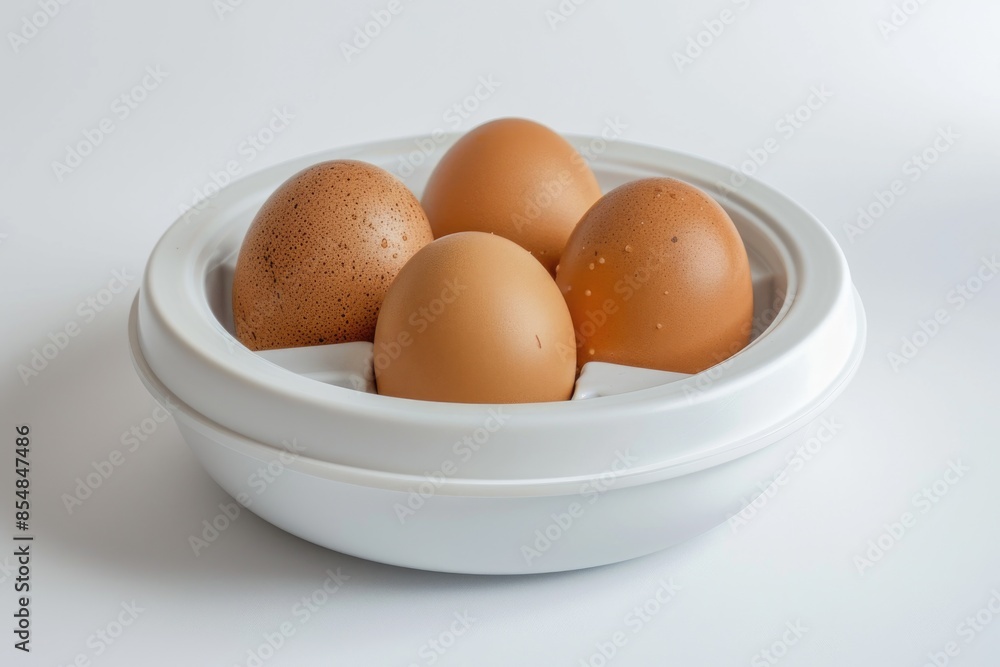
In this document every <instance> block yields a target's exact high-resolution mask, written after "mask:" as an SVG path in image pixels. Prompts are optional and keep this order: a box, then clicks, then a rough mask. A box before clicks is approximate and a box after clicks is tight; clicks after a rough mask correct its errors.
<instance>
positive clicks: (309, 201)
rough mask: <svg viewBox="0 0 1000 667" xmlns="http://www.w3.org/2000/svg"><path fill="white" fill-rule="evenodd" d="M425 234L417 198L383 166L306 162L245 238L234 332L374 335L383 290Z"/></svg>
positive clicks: (269, 339)
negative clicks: (307, 164) (311, 164)
mask: <svg viewBox="0 0 1000 667" xmlns="http://www.w3.org/2000/svg"><path fill="white" fill-rule="evenodd" d="M431 240H432V234H431V229H430V225H429V224H428V222H427V216H426V215H424V212H423V209H421V207H420V202H419V201H418V200H417V198H416V197H415V196H414V195H413V193H412V192H410V191H409V190H408V189H407V188H406V186H404V185H403V184H402V183H401V182H399V180H397V179H396V178H395V177H394V176H393V175H392V174H390V173H389V172H387V171H385V170H383V169H380V168H379V167H376V166H374V165H371V164H367V163H364V162H357V161H354V160H333V161H330V162H321V163H320V164H316V165H313V166H312V167H309V168H307V169H304V170H302V171H300V172H299V173H297V174H295V175H294V176H292V177H291V178H289V179H288V180H287V181H285V182H284V183H283V184H282V185H281V186H280V187H279V188H278V189H277V190H276V191H275V192H274V194H272V195H271V196H270V197H269V198H268V200H267V201H266V202H264V205H263V206H262V207H261V209H260V211H258V213H257V216H256V217H255V218H254V220H253V223H251V225H250V229H249V230H248V231H247V234H246V237H245V238H244V239H243V245H242V247H241V248H240V254H239V257H238V258H237V262H236V272H235V275H234V277H233V317H234V321H235V324H236V337H237V338H238V339H239V340H240V342H242V343H243V344H244V345H246V346H247V347H249V348H250V349H251V350H268V349H273V348H282V347H298V346H306V345H322V344H324V343H346V342H352V341H366V340H367V341H371V340H373V338H374V336H375V323H376V321H377V319H378V311H379V307H380V306H381V304H382V299H383V298H384V297H385V293H386V290H388V289H389V285H390V284H391V283H392V281H393V279H394V278H395V277H396V274H397V273H399V270H400V269H401V268H402V267H403V264H405V263H406V261H407V260H408V259H409V258H410V257H412V256H413V254H414V253H416V252H417V250H419V249H420V248H421V247H423V246H424V245H426V244H427V243H429V242H430V241H431Z"/></svg>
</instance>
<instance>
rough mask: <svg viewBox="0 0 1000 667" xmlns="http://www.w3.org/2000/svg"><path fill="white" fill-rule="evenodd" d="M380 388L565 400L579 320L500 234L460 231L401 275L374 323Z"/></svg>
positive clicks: (461, 398)
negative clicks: (376, 323)
mask: <svg viewBox="0 0 1000 667" xmlns="http://www.w3.org/2000/svg"><path fill="white" fill-rule="evenodd" d="M374 364H375V383H376V386H377V388H378V393H380V394H385V395H389V396H400V397H403V398H418V399H424V400H429V401H448V402H454V403H531V402H541V401H561V400H566V399H568V398H569V397H570V395H571V394H572V393H573V381H574V380H575V378H576V348H575V347H574V344H573V321H572V319H571V318H570V315H569V311H568V310H567V309H566V303H565V302H564V301H563V298H562V296H561V295H560V294H559V288H557V287H556V284H555V282H554V281H553V280H552V277H551V276H550V275H549V274H548V273H547V272H546V271H545V269H544V267H542V265H541V264H539V263H538V262H536V261H535V260H534V259H532V258H531V255H530V254H528V253H527V252H526V251H525V250H524V249H523V248H521V247H519V246H518V245H517V244H515V243H512V242H511V241H508V240H506V239H504V238H502V237H500V236H494V235H492V234H484V233H482V232H462V233H457V234H452V235H450V236H446V237H444V238H440V239H438V240H436V241H434V242H433V243H431V244H429V245H427V246H425V247H424V248H423V249H421V250H420V251H419V252H418V253H417V254H416V255H414V256H413V259H411V260H410V261H409V262H407V264H406V266H404V267H403V270H402V271H400V272H399V275H398V276H397V277H396V280H395V281H394V282H393V284H392V287H390V288H389V293H388V294H386V296H385V302H384V303H383V304H382V311H381V312H380V313H379V318H378V327H377V328H376V329H375V357H374Z"/></svg>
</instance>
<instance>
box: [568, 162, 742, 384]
mask: <svg viewBox="0 0 1000 667" xmlns="http://www.w3.org/2000/svg"><path fill="white" fill-rule="evenodd" d="M556 282H557V283H558V285H559V287H560V289H561V290H562V292H563V297H565V299H566V303H567V305H568V306H569V310H570V313H571V314H572V315H573V325H574V328H575V330H576V342H577V346H578V347H577V357H578V361H579V363H580V365H581V366H582V365H583V364H584V363H586V362H588V361H607V362H611V363H616V364H623V365H626V366H640V367H643V368H654V369H659V370H664V371H675V372H680V373H697V372H700V371H702V370H705V369H706V368H708V367H710V366H714V365H715V364H717V363H719V362H721V361H723V360H725V359H726V358H728V357H730V356H732V355H733V354H735V353H736V352H739V351H740V350H741V349H743V348H744V347H745V346H746V344H747V342H748V341H749V337H750V328H751V318H752V317H753V285H752V284H751V279H750V264H749V262H748V260H747V253H746V249H745V248H744V246H743V240H742V239H741V238H740V235H739V232H737V231H736V227H735V226H734V225H733V222H732V220H731V219H730V218H729V215H728V214H727V213H726V212H725V210H723V208H722V207H721V206H719V204H718V203H717V202H716V201H715V200H714V199H712V198H711V197H710V196H709V195H707V194H705V193H704V192H702V191H701V190H699V189H698V188H696V187H694V186H692V185H688V184H687V183H684V182H682V181H678V180H675V179H672V178H647V179H643V180H639V181H633V182H631V183H627V184H625V185H622V186H621V187H619V188H616V189H614V190H612V191H611V192H609V193H608V194H606V195H604V197H602V198H601V200H600V201H598V202H597V203H596V204H594V206H593V208H591V209H590V210H589V211H587V214H586V215H585V216H584V217H583V219H582V220H580V224H579V225H577V227H576V229H574V230H573V234H572V236H570V239H569V242H568V243H567V244H566V248H565V250H563V256H562V262H561V264H560V266H559V274H558V276H557V278H556Z"/></svg>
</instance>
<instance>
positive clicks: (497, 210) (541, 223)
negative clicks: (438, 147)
mask: <svg viewBox="0 0 1000 667" xmlns="http://www.w3.org/2000/svg"><path fill="white" fill-rule="evenodd" d="M600 196H601V189H600V187H599V186H598V185H597V179H596V178H594V174H593V172H591V170H590V166H589V165H588V164H587V162H586V160H584V159H583V158H582V157H581V156H580V154H579V153H578V152H577V151H576V149H575V148H573V146H571V145H570V144H569V142H567V141H566V140H565V139H563V138H562V137H560V136H559V135H558V134H556V133H555V132H553V131H552V130H550V129H549V128H547V127H545V126H544V125H539V124H538V123H535V122H533V121H530V120H524V119H521V118H501V119H499V120H494V121H491V122H489V123H486V124H485V125H480V126H479V127H477V128H475V129H473V130H471V131H470V132H468V133H466V134H465V135H464V136H462V138H461V139H459V140H458V141H457V142H455V144H454V145H453V146H452V147H451V148H450V149H449V150H448V152H447V153H445V155H444V156H443V157H442V158H441V161H440V162H439V163H438V165H437V166H436V167H435V168H434V172H433V173H432V174H431V177H430V180H429V181H428V183H427V187H426V188H425V190H424V195H423V198H422V200H421V201H422V202H423V205H424V210H425V211H427V217H428V218H429V219H430V222H431V228H432V229H433V230H434V237H435V238H441V237H442V236H445V235H446V234H453V233H454V232H463V231H480V232H491V233H494V234H498V235H500V236H503V237H505V238H508V239H510V240H511V241H514V242H515V243H517V244H518V245H520V246H521V247H522V248H524V249H526V250H528V252H530V253H531V254H532V255H534V256H535V258H536V259H537V260H538V261H540V262H541V263H542V265H543V266H544V267H545V268H546V269H548V270H549V272H550V273H554V272H555V267H556V264H558V263H559V255H560V254H561V253H562V249H563V246H564V245H565V244H566V239H567V238H569V234H570V232H571V231H572V230H573V226H574V225H576V223H577V222H578V221H579V220H580V216H582V215H583V214H584V212H586V210H587V209H588V208H590V206H591V205H592V204H593V203H594V202H595V201H597V199H598V198H599V197H600Z"/></svg>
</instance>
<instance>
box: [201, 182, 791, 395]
mask: <svg viewBox="0 0 1000 667" xmlns="http://www.w3.org/2000/svg"><path fill="white" fill-rule="evenodd" d="M604 176H605V180H606V175H604ZM720 203H722V204H723V205H724V206H725V208H726V209H727V211H728V212H729V214H730V216H731V217H732V219H733V222H734V223H735V224H736V226H737V228H738V229H739V231H740V234H741V235H742V237H743V241H744V244H745V245H746V248H747V254H748V257H749V259H750V271H751V277H752V280H753V298H754V316H753V329H752V331H751V336H750V340H751V343H752V342H753V341H754V340H755V339H757V338H758V337H759V336H760V335H761V334H762V333H763V332H764V331H766V330H767V329H768V327H770V325H771V323H772V322H773V321H774V320H775V318H776V316H777V315H778V313H779V311H781V310H782V307H783V306H784V305H785V301H786V300H787V299H788V295H787V294H786V289H787V276H786V275H785V270H784V263H783V261H782V258H781V255H780V251H779V250H778V248H777V246H776V245H775V240H774V239H773V238H772V237H770V236H769V235H768V234H767V233H766V232H764V231H763V230H762V229H761V228H760V227H759V226H758V225H755V224H753V223H752V222H750V221H749V220H748V219H747V218H748V216H747V215H746V214H745V213H744V212H743V211H742V210H740V209H739V208H737V207H733V206H732V205H730V204H729V203H728V202H720ZM237 231H238V233H233V234H230V235H228V237H227V238H225V239H222V240H221V242H220V244H219V246H218V247H217V248H216V250H215V255H216V257H218V258H219V259H218V260H217V262H215V263H214V266H212V267H211V268H210V269H209V270H208V271H207V272H206V274H205V291H206V296H207V300H208V304H209V307H210V308H211V310H212V312H213V313H214V315H215V317H216V318H217V319H218V321H219V323H220V324H221V325H222V326H223V327H224V328H225V329H226V331H227V332H229V335H234V333H235V330H234V327H233V313H232V286H233V273H234V271H235V268H236V258H237V255H238V252H239V244H240V243H241V242H242V235H243V233H244V232H245V227H244V228H243V229H240V230H237ZM373 352H374V350H373V345H372V344H371V343H368V342H358V343H340V344H333V345H316V346H310V347H296V348H286V349H281V350H268V351H264V352H260V353H259V354H260V355H261V356H262V357H264V358H265V359H267V360H268V361H270V362H272V363H274V364H277V365H278V366H281V367H282V368H285V369H287V370H289V371H291V372H293V373H298V374H300V375H304V376H306V377H309V378H312V379H314V380H317V381H319V382H325V383H327V384H333V385H337V386H340V387H345V388H348V389H355V390H358V391H364V392H368V393H376V391H375V373H374V367H373ZM719 361H720V362H721V361H723V360H722V359H720V360H719ZM687 377H690V375H687V374H684V373H671V372H667V371H659V370H652V369H647V368H634V367H631V366H621V365H618V364H609V363H603V362H589V363H587V364H585V365H584V367H583V369H582V371H581V373H580V377H579V378H578V379H577V383H576V388H575V391H574V393H573V397H572V398H573V400H585V399H588V398H597V397H601V396H613V395H616V394H624V393H628V392H632V391H638V390H640V389H648V388H651V387H656V386H660V385H664V384H668V383H671V382H676V381H678V380H682V379H684V378H687Z"/></svg>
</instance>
